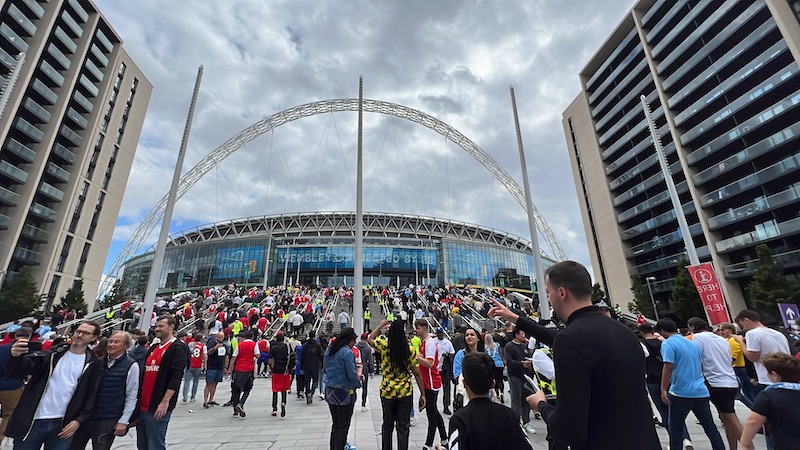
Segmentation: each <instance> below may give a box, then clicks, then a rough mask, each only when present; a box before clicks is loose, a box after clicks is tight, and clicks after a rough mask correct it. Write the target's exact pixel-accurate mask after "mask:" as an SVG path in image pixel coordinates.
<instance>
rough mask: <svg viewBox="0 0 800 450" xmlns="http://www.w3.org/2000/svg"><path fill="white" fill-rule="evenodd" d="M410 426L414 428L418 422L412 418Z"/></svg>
mask: <svg viewBox="0 0 800 450" xmlns="http://www.w3.org/2000/svg"><path fill="white" fill-rule="evenodd" d="M409 425H410V426H412V427H413V426H416V425H417V420H416V419H414V418H413V417H412V418H411V421H410V422H409Z"/></svg>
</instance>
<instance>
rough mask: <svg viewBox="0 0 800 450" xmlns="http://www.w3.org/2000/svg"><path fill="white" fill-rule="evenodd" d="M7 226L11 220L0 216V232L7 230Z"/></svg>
mask: <svg viewBox="0 0 800 450" xmlns="http://www.w3.org/2000/svg"><path fill="white" fill-rule="evenodd" d="M9 226H11V218H10V217H8V216H6V215H4V214H0V230H7V229H8V227H9Z"/></svg>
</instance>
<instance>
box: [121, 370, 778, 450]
mask: <svg viewBox="0 0 800 450" xmlns="http://www.w3.org/2000/svg"><path fill="white" fill-rule="evenodd" d="M380 379H381V377H380V375H376V376H375V378H373V379H371V380H370V382H369V392H368V394H369V395H368V403H367V405H368V406H369V408H370V410H369V411H366V412H362V411H361V391H359V392H358V394H359V396H358V401H357V403H356V407H355V412H354V413H353V422H352V424H351V426H350V435H349V441H350V443H351V444H354V445H356V446H357V448H358V450H378V449H380V431H381V422H382V419H381V404H380V397H379V395H378V387H379V386H380ZM203 385H204V382H203V381H201V383H200V389H199V391H198V393H200V392H202V389H203ZM292 388H293V390H292V394H290V395H289V400H288V404H287V411H286V417H284V418H281V417H272V416H270V413H271V412H272V389H271V380H270V379H265V378H257V379H256V380H255V387H254V388H253V391H252V393H251V394H250V398H249V399H248V400H247V404H246V405H245V411H246V412H247V417H245V418H241V417H234V416H233V410H232V409H231V408H223V407H221V406H214V407H211V408H209V409H203V406H202V401H198V402H190V403H186V404H183V403H181V402H178V406H177V407H176V408H175V411H173V414H172V419H171V420H170V424H169V431H168V433H167V444H168V446H169V448H170V450H195V449H197V450H215V449H242V448H258V449H270V450H281V449H294V450H323V449H328V448H329V438H330V427H331V416H330V412H329V410H328V407H327V404H326V403H325V402H324V401H323V400H320V398H319V393H317V395H315V397H314V403H313V404H311V405H307V404H306V402H305V400H299V399H297V395H296V392H294V385H293V386H292ZM418 394H419V393H417V395H418ZM229 396H230V385H229V383H228V382H227V381H225V382H222V383H220V384H219V386H218V389H217V401H218V402H219V403H224V402H225V401H227V400H228V397H229ZM198 400H199V397H198ZM506 400H508V395H506ZM417 401H418V397H417V396H415V398H414V405H415V409H416V405H417ZM441 402H442V400H441V395H440V397H439V407H440V411H441V410H442V409H443V407H442V403H441ZM736 406H737V413H738V415H739V418H740V419H741V420H742V421H744V420H745V418H746V417H747V409H746V408H745V407H744V406H743V405H741V404H737V405H736ZM712 409H713V407H712ZM611 413H613V412H611V411H609V414H611ZM415 416H416V423H417V425H416V426H415V427H412V428H411V439H410V444H409V449H420V448H422V445H423V444H424V443H425V435H426V433H427V427H428V423H427V418H426V415H425V412H424V411H422V412H420V411H415ZM443 417H444V419H445V424H446V425H448V423H449V418H450V416H446V415H445V416H443ZM715 422H716V423H717V426H718V427H720V432H722V427H721V425H720V424H719V419H715ZM531 424H532V425H533V426H534V428H536V430H537V434H535V435H530V436H529V437H530V440H531V443H532V444H533V448H534V449H535V450H545V449H547V442H546V440H545V434H546V428H545V424H544V422H543V421H541V420H532V421H531ZM687 425H688V427H689V433H690V434H691V435H692V437H694V438H695V442H694V445H695V446H694V448H695V450H710V449H711V446H710V444H709V443H708V440H707V439H706V437H705V434H704V433H703V430H702V428H701V427H700V426H699V425H697V424H696V423H695V419H694V416H692V415H691V414H690V415H689V419H688V420H687ZM448 428H449V425H448ZM657 430H658V435H659V438H660V439H661V442H662V444H663V445H664V448H665V449H666V448H667V442H668V438H667V432H666V430H665V429H664V428H661V427H657ZM135 434H136V432H135V430H134V431H131V433H129V434H128V435H127V436H123V437H117V438H116V440H115V441H114V446H113V449H119V450H132V449H135V448H136V437H135ZM438 439H439V437H438V433H437V436H436V440H435V441H434V443H435V444H438V443H439V440H438ZM393 442H394V443H395V449H396V442H397V441H396V434H395V437H394V441H393ZM756 445H757V446H758V447H757V448H759V449H764V448H766V446H765V445H764V439H763V437H760V436H759V437H758V438H756Z"/></svg>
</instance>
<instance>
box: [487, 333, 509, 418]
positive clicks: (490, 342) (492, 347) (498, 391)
mask: <svg viewBox="0 0 800 450" xmlns="http://www.w3.org/2000/svg"><path fill="white" fill-rule="evenodd" d="M483 342H484V346H485V347H486V353H487V354H488V355H489V356H491V357H492V361H493V362H494V394H495V398H496V399H500V402H501V403H505V399H504V398H503V391H504V390H505V387H504V386H503V368H504V367H505V364H504V363H503V357H502V355H500V344H498V343H497V342H495V341H494V338H493V337H492V335H491V334H489V333H486V337H485V338H484V340H483Z"/></svg>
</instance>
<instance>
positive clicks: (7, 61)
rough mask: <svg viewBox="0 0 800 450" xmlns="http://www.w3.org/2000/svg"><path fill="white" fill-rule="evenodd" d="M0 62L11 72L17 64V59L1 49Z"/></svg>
mask: <svg viewBox="0 0 800 450" xmlns="http://www.w3.org/2000/svg"><path fill="white" fill-rule="evenodd" d="M0 62H2V63H3V64H4V65H5V66H6V69H8V71H9V72H10V71H11V70H13V69H14V66H15V65H16V64H17V58H15V57H13V56H11V55H10V54H9V53H8V52H6V51H5V50H3V47H0Z"/></svg>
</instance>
